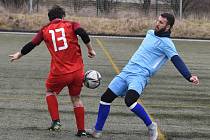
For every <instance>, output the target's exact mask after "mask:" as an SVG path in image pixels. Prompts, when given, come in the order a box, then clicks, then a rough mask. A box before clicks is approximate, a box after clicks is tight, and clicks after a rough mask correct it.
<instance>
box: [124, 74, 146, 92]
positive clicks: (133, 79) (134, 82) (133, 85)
mask: <svg viewBox="0 0 210 140" xmlns="http://www.w3.org/2000/svg"><path fill="white" fill-rule="evenodd" d="M127 82H128V90H135V91H137V92H138V93H139V94H141V93H142V91H143V90H144V88H145V86H146V84H147V79H146V78H145V77H143V76H130V77H128V78H127Z"/></svg>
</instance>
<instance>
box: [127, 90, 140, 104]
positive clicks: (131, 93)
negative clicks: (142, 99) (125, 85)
mask: <svg viewBox="0 0 210 140" xmlns="http://www.w3.org/2000/svg"><path fill="white" fill-rule="evenodd" d="M139 96H140V95H139V94H138V92H136V91H135V90H128V91H127V93H126V96H125V104H126V105H127V107H130V106H131V105H132V104H134V103H135V102H136V101H137V100H138V98H139Z"/></svg>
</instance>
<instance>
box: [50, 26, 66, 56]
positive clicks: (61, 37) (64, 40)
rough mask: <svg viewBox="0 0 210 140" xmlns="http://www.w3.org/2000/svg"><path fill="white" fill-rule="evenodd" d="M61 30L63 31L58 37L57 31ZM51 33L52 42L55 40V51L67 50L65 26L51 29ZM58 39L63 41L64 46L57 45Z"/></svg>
mask: <svg viewBox="0 0 210 140" xmlns="http://www.w3.org/2000/svg"><path fill="white" fill-rule="evenodd" d="M59 32H61V36H59V37H57V36H56V35H55V33H59ZM49 33H50V34H51V37H52V42H53V46H54V50H55V52H57V51H61V50H65V49H67V48H68V44H67V41H66V36H65V31H64V28H58V29H55V30H49ZM56 41H63V46H57V45H56Z"/></svg>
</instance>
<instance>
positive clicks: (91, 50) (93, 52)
mask: <svg viewBox="0 0 210 140" xmlns="http://www.w3.org/2000/svg"><path fill="white" fill-rule="evenodd" d="M95 56H96V52H95V51H94V50H93V49H88V57H89V58H93V57H95Z"/></svg>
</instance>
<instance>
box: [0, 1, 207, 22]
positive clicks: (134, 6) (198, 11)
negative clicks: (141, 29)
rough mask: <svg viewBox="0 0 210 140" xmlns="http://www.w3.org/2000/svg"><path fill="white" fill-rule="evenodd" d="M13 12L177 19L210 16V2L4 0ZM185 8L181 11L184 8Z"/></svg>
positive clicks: (6, 6)
mask: <svg viewBox="0 0 210 140" xmlns="http://www.w3.org/2000/svg"><path fill="white" fill-rule="evenodd" d="M0 4H1V5H2V6H3V7H5V8H7V9H9V10H10V11H11V12H12V11H13V12H14V11H15V12H18V10H20V9H21V10H23V9H25V11H27V12H29V13H32V12H33V13H36V12H40V11H41V10H42V9H49V8H50V7H52V6H53V5H55V4H57V5H60V6H63V7H64V8H65V10H66V11H67V13H68V14H71V15H75V16H85V17H86V16H89V17H92V16H98V17H99V16H100V17H109V18H119V17H127V18H135V17H141V16H157V15H159V13H161V12H171V13H174V15H176V16H180V15H181V16H182V15H183V17H184V18H185V17H188V16H196V17H209V15H210V14H209V13H210V0H0ZM180 7H181V8H180Z"/></svg>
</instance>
